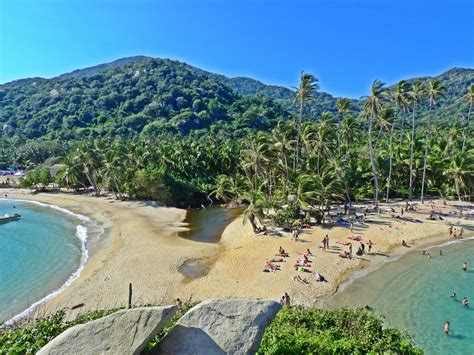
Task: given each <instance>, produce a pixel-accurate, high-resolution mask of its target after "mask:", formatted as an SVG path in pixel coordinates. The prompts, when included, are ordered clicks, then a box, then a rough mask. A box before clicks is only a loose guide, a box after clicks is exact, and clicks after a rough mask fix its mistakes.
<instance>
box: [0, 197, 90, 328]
mask: <svg viewBox="0 0 474 355" xmlns="http://www.w3.org/2000/svg"><path fill="white" fill-rule="evenodd" d="M6 213H9V214H11V213H18V214H20V215H21V216H22V217H21V219H20V220H18V221H12V222H7V223H3V224H0V323H2V322H5V321H7V320H9V319H11V318H12V317H13V316H16V315H18V314H20V313H21V312H23V315H26V313H27V312H24V311H25V310H26V309H28V308H29V307H31V306H32V305H33V304H35V303H38V302H41V301H44V300H45V298H51V297H52V296H54V295H55V294H56V293H58V292H60V291H61V290H62V289H63V288H64V287H66V286H67V285H68V284H69V283H70V282H72V280H73V279H74V278H76V277H77V276H78V274H79V272H80V270H81V269H82V266H83V264H84V263H85V261H86V260H87V249H86V248H85V239H86V233H87V229H86V226H85V223H86V220H87V219H86V218H82V220H81V219H79V218H78V217H79V216H77V215H76V216H75V215H74V214H72V213H70V212H69V213H68V211H61V210H60V209H59V208H52V207H50V206H47V205H41V204H35V203H30V202H21V201H17V200H8V199H4V200H0V215H4V214H6ZM30 309H31V308H30Z"/></svg>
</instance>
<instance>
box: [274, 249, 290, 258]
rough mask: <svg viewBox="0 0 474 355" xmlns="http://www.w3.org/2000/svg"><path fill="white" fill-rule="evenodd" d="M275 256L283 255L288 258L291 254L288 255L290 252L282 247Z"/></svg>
mask: <svg viewBox="0 0 474 355" xmlns="http://www.w3.org/2000/svg"><path fill="white" fill-rule="evenodd" d="M275 256H283V257H284V258H287V257H288V256H289V255H288V253H287V252H286V251H285V249H283V248H282V247H280V249H278V254H275Z"/></svg>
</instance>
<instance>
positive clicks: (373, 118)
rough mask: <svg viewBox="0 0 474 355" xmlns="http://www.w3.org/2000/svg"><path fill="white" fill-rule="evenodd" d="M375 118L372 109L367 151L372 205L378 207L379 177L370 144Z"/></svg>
mask: <svg viewBox="0 0 474 355" xmlns="http://www.w3.org/2000/svg"><path fill="white" fill-rule="evenodd" d="M374 120H375V112H374V110H372V115H371V117H370V120H369V132H368V137H369V152H370V164H371V165H372V175H373V176H374V205H375V207H378V200H379V179H378V177H377V167H376V165H375V152H374V147H373V145H372V125H373V121H374Z"/></svg>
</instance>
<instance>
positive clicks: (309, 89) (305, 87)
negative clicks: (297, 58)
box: [293, 71, 319, 169]
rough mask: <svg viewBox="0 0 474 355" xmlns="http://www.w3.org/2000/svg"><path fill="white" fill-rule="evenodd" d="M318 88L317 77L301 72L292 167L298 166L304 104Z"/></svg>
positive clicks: (296, 99)
mask: <svg viewBox="0 0 474 355" xmlns="http://www.w3.org/2000/svg"><path fill="white" fill-rule="evenodd" d="M318 89H319V85H318V79H316V78H315V77H314V75H311V74H307V73H305V72H303V71H302V72H301V78H300V86H299V87H298V88H297V91H296V96H295V103H297V104H298V105H299V115H298V121H297V124H296V151H295V160H294V163H293V169H297V168H298V166H299V149H300V133H301V121H302V120H303V115H304V109H305V104H306V103H308V102H310V101H312V100H314V94H315V93H316V91H317V90H318Z"/></svg>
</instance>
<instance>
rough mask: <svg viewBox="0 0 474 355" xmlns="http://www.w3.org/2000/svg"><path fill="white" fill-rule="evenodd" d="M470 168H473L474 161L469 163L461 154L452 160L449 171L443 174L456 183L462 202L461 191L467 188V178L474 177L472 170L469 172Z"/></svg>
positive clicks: (457, 192) (459, 198) (457, 193)
mask: <svg viewBox="0 0 474 355" xmlns="http://www.w3.org/2000/svg"><path fill="white" fill-rule="evenodd" d="M469 167H472V161H470V162H469V161H468V160H467V159H466V158H465V156H464V155H463V153H460V154H457V155H456V156H455V157H454V158H452V159H450V163H449V166H448V169H446V170H445V171H444V173H443V174H444V175H447V176H449V177H450V178H451V179H452V180H453V181H454V187H455V189H456V195H457V196H458V200H459V201H461V191H460V189H461V188H464V187H465V186H466V177H469V176H472V173H473V171H472V170H469Z"/></svg>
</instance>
